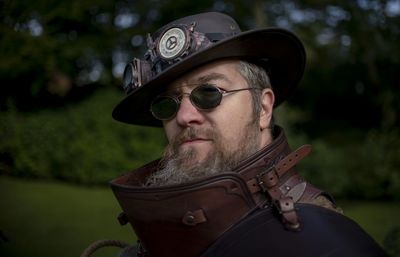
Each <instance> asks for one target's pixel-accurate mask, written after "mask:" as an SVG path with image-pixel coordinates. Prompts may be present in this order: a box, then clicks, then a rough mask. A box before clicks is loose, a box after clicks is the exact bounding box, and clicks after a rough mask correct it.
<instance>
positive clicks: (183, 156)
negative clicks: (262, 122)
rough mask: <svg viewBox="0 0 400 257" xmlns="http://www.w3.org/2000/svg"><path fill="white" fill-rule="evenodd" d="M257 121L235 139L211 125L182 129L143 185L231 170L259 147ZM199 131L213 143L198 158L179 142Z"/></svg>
mask: <svg viewBox="0 0 400 257" xmlns="http://www.w3.org/2000/svg"><path fill="white" fill-rule="evenodd" d="M257 124H258V121H257V119H253V120H252V121H250V122H249V123H248V124H246V125H245V127H244V129H243V130H242V133H241V134H239V135H238V138H237V139H235V140H233V139H231V140H227V139H226V138H224V137H223V133H222V132H221V131H216V130H213V129H211V128H209V129H195V128H192V127H189V128H187V129H185V130H184V131H182V133H181V134H180V135H179V136H178V137H177V138H175V140H173V141H172V142H170V144H169V145H168V146H167V147H166V150H165V152H164V156H163V158H162V159H161V161H160V167H161V168H160V169H159V170H158V171H156V172H154V173H153V174H151V175H150V176H149V177H148V178H147V179H146V182H145V184H144V186H147V187H157V186H171V185H178V184H183V183H188V182H192V181H196V180H201V179H204V178H206V177H209V176H212V175H215V174H218V173H222V172H227V171H232V170H233V169H234V168H235V167H236V166H237V165H238V164H239V163H240V162H241V161H242V160H243V159H245V158H247V157H249V156H250V155H252V154H253V153H255V152H256V151H258V150H259V149H260V130H259V128H258V126H257ZM200 135H201V136H202V137H205V138H207V139H211V142H212V144H213V147H212V150H210V151H209V152H208V153H207V155H206V157H205V158H204V159H203V160H201V161H198V160H197V156H198V152H197V150H196V149H195V148H193V147H190V148H188V149H186V150H180V145H181V144H182V142H184V141H186V140H188V139H193V138H196V137H197V136H200ZM232 141H236V144H233V145H232V143H233V142H232ZM229 143H230V144H229Z"/></svg>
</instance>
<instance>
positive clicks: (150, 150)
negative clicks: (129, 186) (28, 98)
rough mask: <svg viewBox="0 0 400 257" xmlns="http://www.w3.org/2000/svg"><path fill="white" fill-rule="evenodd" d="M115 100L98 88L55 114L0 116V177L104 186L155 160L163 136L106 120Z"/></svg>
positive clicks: (112, 93) (108, 91) (114, 94)
mask: <svg viewBox="0 0 400 257" xmlns="http://www.w3.org/2000/svg"><path fill="white" fill-rule="evenodd" d="M117 99H119V94H118V93H117V92H116V91H115V90H112V89H99V90H98V91H97V92H96V93H95V94H94V95H93V96H91V97H90V98H89V99H88V100H87V101H84V102H81V103H79V104H74V105H67V106H64V107H62V108H59V109H54V110H48V109H46V110H41V111H37V112H32V113H19V112H16V111H9V112H6V113H0V137H1V139H0V142H1V144H0V155H1V156H2V158H1V160H2V161H1V162H0V169H1V172H2V173H8V174H11V175H15V176H22V177H34V178H35V177H36V178H56V179H62V180H67V181H71V182H79V183H87V184H94V183H102V184H104V183H105V182H107V181H108V180H109V179H111V178H113V177H116V176H117V175H120V174H121V173H123V172H126V171H127V169H128V168H133V167H137V166H140V165H142V164H144V163H145V162H148V161H151V160H152V159H156V158H159V157H160V155H161V153H162V149H163V146H164V145H165V138H164V135H163V132H162V131H161V130H160V129H156V128H141V127H135V126H127V125H123V124H119V123H118V122H116V121H114V120H112V118H111V114H110V110H111V109H112V107H113V103H115V102H116V101H117Z"/></svg>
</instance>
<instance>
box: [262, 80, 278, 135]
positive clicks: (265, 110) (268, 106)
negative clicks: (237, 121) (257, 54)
mask: <svg viewBox="0 0 400 257" xmlns="http://www.w3.org/2000/svg"><path fill="white" fill-rule="evenodd" d="M274 102H275V95H274V92H273V91H272V89H270V88H266V89H264V90H263V91H262V93H261V113H260V130H261V131H262V130H264V129H266V128H268V127H269V124H270V122H271V117H272V110H273V108H274Z"/></svg>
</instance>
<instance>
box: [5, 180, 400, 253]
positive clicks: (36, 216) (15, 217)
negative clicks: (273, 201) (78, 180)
mask: <svg viewBox="0 0 400 257" xmlns="http://www.w3.org/2000/svg"><path fill="white" fill-rule="evenodd" d="M0 195H1V201H0V210H1V214H0V230H1V231H3V233H4V234H5V235H6V236H7V237H8V239H9V242H6V243H0V256H2V257H3V256H4V257H16V256H41V257H46V256H57V257H67V256H68V257H70V256H79V255H80V254H81V252H82V251H83V250H84V248H85V247H87V246H88V245H89V244H90V243H91V242H93V241H96V240H99V239H120V240H123V241H126V242H128V243H135V241H136V239H135V237H134V234H133V232H132V229H131V227H130V226H129V225H128V226H123V227H121V226H120V225H119V223H118V222H117V219H116V217H117V215H118V214H119V213H120V211H121V210H120V207H119V205H118V203H117V201H116V199H115V198H114V195H113V193H112V191H111V189H109V188H99V187H82V186H75V185H70V184H64V183H60V182H47V181H33V180H22V179H16V178H11V177H5V176H0ZM339 205H340V206H341V207H342V208H343V209H344V210H345V214H346V215H347V216H349V217H351V218H353V219H354V220H355V221H357V222H358V223H359V224H360V225H361V226H362V227H363V228H364V229H365V230H366V231H367V232H368V233H370V234H371V235H372V236H373V237H374V238H375V240H376V241H377V242H379V243H381V244H382V241H383V239H384V237H385V235H386V234H387V233H388V232H389V230H390V229H392V228H394V227H400V220H399V219H396V217H398V216H399V215H400V204H398V203H396V202H360V201H347V200H341V201H339ZM118 252H119V249H118V248H109V249H108V250H107V249H101V250H100V251H98V252H96V254H94V255H93V256H94V257H101V256H104V257H105V256H107V257H112V256H116V255H117V253H118Z"/></svg>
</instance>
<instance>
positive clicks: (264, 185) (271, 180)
mask: <svg viewBox="0 0 400 257" xmlns="http://www.w3.org/2000/svg"><path fill="white" fill-rule="evenodd" d="M271 172H272V173H271ZM267 174H270V175H267ZM264 175H267V178H268V181H267V182H265V181H264V180H263V177H264ZM278 178H279V176H278V172H277V171H276V168H275V165H274V166H272V167H270V168H268V169H267V170H265V171H263V172H261V173H259V174H257V175H256V180H257V184H258V186H259V187H260V188H261V190H262V191H263V193H265V192H266V191H267V190H268V188H271V187H273V186H275V185H276V184H277V182H278Z"/></svg>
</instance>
